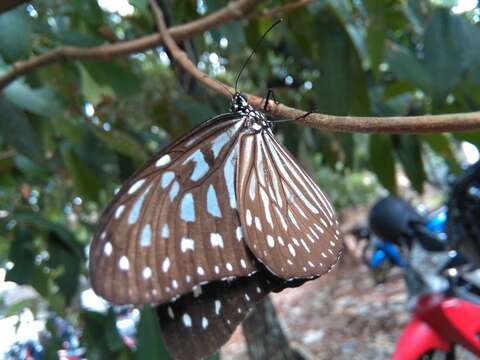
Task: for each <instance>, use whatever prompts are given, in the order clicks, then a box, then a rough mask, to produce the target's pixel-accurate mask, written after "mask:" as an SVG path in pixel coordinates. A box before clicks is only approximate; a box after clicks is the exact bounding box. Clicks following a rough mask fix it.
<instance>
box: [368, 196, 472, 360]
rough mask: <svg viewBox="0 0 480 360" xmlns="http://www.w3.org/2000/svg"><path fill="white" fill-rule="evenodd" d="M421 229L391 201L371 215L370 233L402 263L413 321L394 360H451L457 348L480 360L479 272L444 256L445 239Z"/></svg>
mask: <svg viewBox="0 0 480 360" xmlns="http://www.w3.org/2000/svg"><path fill="white" fill-rule="evenodd" d="M479 220H480V219H479ZM425 224H426V220H425V219H423V218H422V217H421V216H420V215H419V214H418V213H417V212H416V211H415V210H414V209H413V207H412V206H411V205H410V204H408V203H406V202H404V201H402V200H400V199H397V198H394V197H388V198H385V199H383V200H381V201H379V202H378V203H377V204H376V205H375V206H374V207H373V208H372V210H371V213H370V227H371V230H372V231H373V232H374V233H375V234H376V235H377V236H379V237H380V238H381V239H385V240H389V241H392V242H394V243H395V244H396V245H397V246H398V247H399V248H400V251H401V253H402V258H403V260H404V262H405V263H406V265H405V266H404V267H402V268H403V269H404V276H405V281H406V284H407V289H408V295H409V296H408V302H407V306H408V308H409V309H410V310H411V312H412V316H411V319H410V321H409V322H408V324H407V325H406V327H405V328H404V330H403V333H402V335H401V336H400V339H399V340H398V342H397V345H396V349H395V352H394V354H393V356H392V359H393V360H417V359H445V360H454V359H455V358H456V348H458V347H463V348H464V349H466V350H468V351H470V352H471V353H473V354H474V355H476V356H477V357H480V269H479V268H478V267H477V266H475V265H473V263H472V262H470V261H469V260H468V259H467V258H466V257H464V256H463V255H462V254H460V253H459V252H458V251H456V250H448V240H447V237H446V236H439V235H438V234H437V233H434V232H432V231H430V230H429V229H428V228H427V227H426V226H425Z"/></svg>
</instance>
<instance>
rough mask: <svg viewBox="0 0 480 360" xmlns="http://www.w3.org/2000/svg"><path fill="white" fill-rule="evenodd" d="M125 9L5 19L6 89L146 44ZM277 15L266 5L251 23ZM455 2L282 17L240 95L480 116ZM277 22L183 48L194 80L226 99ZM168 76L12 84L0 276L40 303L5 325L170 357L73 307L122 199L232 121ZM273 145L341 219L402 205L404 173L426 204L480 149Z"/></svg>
mask: <svg viewBox="0 0 480 360" xmlns="http://www.w3.org/2000/svg"><path fill="white" fill-rule="evenodd" d="M129 1H130V4H131V7H130V8H129V7H128V6H127V10H129V11H128V12H127V13H126V14H119V13H117V12H111V11H109V10H107V9H104V8H102V7H100V6H99V4H98V3H97V2H96V1H95V0H72V1H58V0H41V1H36V2H34V3H33V5H27V6H20V7H18V8H16V9H13V10H10V11H8V12H6V13H3V14H1V15H0V74H1V73H3V72H4V71H5V70H7V69H8V68H9V67H10V66H12V64H13V63H14V62H15V61H19V60H23V59H27V58H29V57H32V56H35V55H37V54H41V53H45V52H47V51H49V50H51V49H54V48H56V47H59V46H66V45H71V46H81V47H85V46H93V45H98V44H104V43H108V42H116V41H121V40H127V39H135V38H138V37H140V36H142V35H146V34H150V33H152V32H153V31H154V22H153V19H152V16H151V14H150V12H149V9H148V2H147V1H146V0H129ZM124 2H125V3H126V1H119V2H118V3H124ZM286 2H287V1H265V2H264V3H263V4H262V5H259V6H258V8H257V10H262V9H270V8H272V7H273V6H277V5H279V4H281V3H286ZM112 3H115V2H112ZM455 3H456V2H455V1H453V2H452V1H448V2H445V3H444V2H441V1H435V3H432V2H429V1H426V0H420V1H417V0H415V1H414V0H402V1H400V0H388V1H378V0H356V1H353V0H351V1H350V0H341V1H330V0H323V1H321V0H319V1H313V2H311V3H310V4H309V5H308V6H305V7H303V8H301V9H298V10H295V11H294V12H292V13H288V14H285V15H284V18H285V20H286V21H285V22H284V23H283V25H281V26H278V27H277V28H276V29H275V30H274V31H273V32H272V33H270V34H269V35H268V37H267V39H266V40H265V41H264V42H263V44H262V45H261V47H260V48H259V49H258V51H257V54H256V56H255V57H254V58H253V59H252V61H251V63H250V64H249V66H248V67H247V69H246V71H245V73H244V74H243V75H242V78H241V79H240V88H241V89H242V90H244V91H248V92H252V93H255V94H258V95H264V94H266V90H267V88H272V89H274V90H275V93H276V97H277V99H279V100H280V101H282V102H283V103H285V104H289V105H290V106H293V107H297V108H301V109H307V110H308V109H315V110H316V111H319V112H325V113H330V114H338V115H419V114H440V113H453V112H468V111H478V110H479V107H480V64H479V59H480V28H479V25H478V22H479V20H480V8H476V9H470V11H467V12H464V13H462V14H454V13H453V12H452V9H451V7H452V6H454V5H455ZM124 5H125V4H124ZM126 5H128V3H126ZM162 5H163V6H164V9H165V10H166V11H165V13H166V14H167V15H168V18H169V19H168V20H169V23H170V24H180V23H184V22H188V21H190V20H192V19H196V18H199V17H200V16H202V15H204V14H208V13H210V12H212V11H214V10H215V9H218V8H220V7H221V6H223V5H224V2H223V1H216V0H215V1H214V0H208V1H198V2H196V1H175V2H174V1H163V2H162ZM272 21H273V20H272V19H271V18H268V17H256V18H252V19H250V20H248V21H247V20H245V21H239V22H234V23H229V24H225V25H223V26H221V27H218V28H216V29H212V30H211V31H208V32H205V33H204V34H202V35H198V36H195V37H194V38H192V39H190V40H188V41H186V42H185V43H183V44H182V45H183V46H184V48H185V49H188V50H187V51H188V52H189V54H190V56H192V57H193V59H194V61H195V62H196V63H197V64H198V66H199V68H200V69H202V70H204V71H205V72H207V73H208V74H210V75H211V76H212V77H216V78H218V79H220V80H222V81H225V82H227V83H230V84H232V83H233V80H234V78H235V76H236V74H237V72H238V70H239V69H240V67H241V65H242V63H243V62H244V61H245V59H246V57H247V55H248V51H246V50H245V49H250V48H251V47H252V46H253V45H254V44H255V43H256V42H257V40H258V39H259V38H260V36H261V35H262V33H263V32H264V31H265V29H266V28H267V27H268V26H269V25H270V24H271V23H272ZM173 68H174V70H175V71H172V66H170V62H169V60H168V56H167V54H166V53H165V52H164V51H163V49H161V48H159V49H153V50H148V51H145V52H143V53H138V54H133V55H130V56H126V57H122V58H118V59H115V60H111V61H108V62H103V61H93V60H89V61H83V60H82V61H70V62H58V63H55V64H53V65H51V66H48V67H43V68H41V69H38V70H36V71H33V72H31V73H29V74H28V75H26V76H25V77H23V78H21V79H18V80H16V81H15V82H13V83H12V84H11V85H9V86H8V87H7V88H6V89H5V90H4V93H3V94H2V95H1V96H0V229H1V230H0V267H1V268H3V269H5V271H6V276H5V280H7V281H13V282H16V283H17V284H20V285H30V286H32V287H33V289H35V291H36V292H37V293H38V297H37V298H36V300H35V301H31V300H29V301H26V300H21V301H18V302H15V303H13V304H3V305H0V313H1V314H2V316H9V315H13V314H19V313H20V312H22V311H24V310H25V309H26V308H28V309H30V310H31V311H33V312H34V314H35V315H39V311H37V309H39V308H41V309H43V310H42V311H43V312H47V313H49V314H54V315H59V316H62V317H66V318H68V319H69V320H70V321H72V322H73V323H74V324H75V326H76V327H77V328H79V329H81V330H82V332H83V335H82V338H81V343H82V346H84V347H86V349H87V351H88V358H89V359H96V358H98V359H100V358H121V359H130V358H138V359H143V358H149V359H154V358H155V359H160V358H165V356H166V355H165V353H164V349H163V348H162V347H161V346H160V345H158V344H160V343H159V342H157V341H156V338H157V335H158V332H159V329H158V324H156V322H155V321H154V320H152V318H153V313H152V310H150V309H149V308H148V309H146V310H144V311H143V313H142V314H141V317H140V323H139V327H138V332H139V334H138V343H137V347H136V348H133V349H129V348H127V347H126V346H125V345H124V343H123V341H122V340H121V338H120V337H119V333H118V331H117V330H116V327H115V317H116V315H115V313H114V312H113V311H112V310H109V311H108V312H107V313H98V312H93V311H91V310H86V309H84V308H82V306H80V300H79V294H80V292H81V291H84V290H85V289H88V281H87V277H86V275H87V266H86V255H85V254H86V252H87V251H86V249H87V247H88V244H89V241H90V236H91V234H92V231H93V229H94V226H95V223H96V221H97V219H98V216H99V213H100V212H101V210H102V209H103V208H104V207H105V205H106V204H107V202H108V201H109V199H111V197H112V195H113V193H114V191H115V189H117V188H118V186H119V185H120V184H121V183H122V181H124V180H125V179H126V177H128V176H129V175H130V174H131V173H132V172H133V171H134V170H135V169H136V168H137V167H138V166H139V165H141V163H142V162H143V161H145V160H146V159H147V158H149V157H150V156H151V155H152V154H153V153H154V152H155V151H157V150H159V149H160V148H161V147H162V146H163V145H165V144H166V143H167V142H168V141H170V140H172V139H173V138H175V137H177V136H179V135H180V134H182V133H184V132H185V131H187V130H189V129H191V128H192V126H194V125H196V124H198V123H199V122H201V121H202V120H205V119H207V118H209V117H211V116H213V115H215V114H218V113H221V112H225V111H226V109H227V106H228V105H227V104H228V103H227V101H226V100H224V99H220V98H219V97H218V96H217V95H215V94H213V93H211V92H210V91H206V90H205V89H204V88H203V87H202V86H200V85H198V84H196V83H194V82H193V81H192V80H191V79H190V78H189V76H188V75H187V74H184V73H183V72H182V71H180V70H179V69H178V68H176V67H173ZM275 130H276V132H277V134H278V135H279V138H280V139H281V140H282V141H283V142H284V143H285V144H286V146H287V147H288V148H289V149H290V150H291V151H292V152H293V153H294V154H296V155H297V157H298V158H299V159H300V161H301V162H303V163H304V164H305V165H306V166H307V167H308V168H309V169H310V170H311V171H312V173H313V174H314V175H315V177H316V178H317V179H318V182H319V184H320V185H321V186H322V188H323V189H324V190H325V192H326V193H327V194H329V196H330V197H331V198H332V199H333V200H334V201H335V203H336V205H337V206H338V207H340V208H341V207H344V206H348V205H351V204H358V203H365V202H368V201H369V200H370V199H371V198H372V197H374V196H375V195H376V194H377V193H378V191H379V189H380V188H381V187H382V186H383V187H384V188H386V189H388V190H390V191H393V192H395V191H396V189H397V184H396V176H395V174H396V169H397V170H398V169H399V168H400V169H403V171H404V173H405V174H406V176H407V177H408V179H409V180H410V183H411V184H412V187H413V188H414V189H415V190H416V191H418V192H421V191H422V190H423V188H424V185H425V183H426V182H428V181H429V176H428V172H427V171H426V170H425V166H426V165H425V158H426V157H428V154H435V156H437V157H438V158H440V159H441V160H442V162H443V163H444V165H445V166H447V167H448V169H449V171H451V172H456V171H458V170H459V169H460V166H459V159H458V158H457V157H456V156H455V154H456V150H457V149H458V146H459V142H460V141H463V140H466V141H469V142H471V143H473V144H475V145H480V133H468V134H456V135H452V134H427V135H421V136H413V135H401V136H399V135H395V136H390V135H371V136H369V135H363V134H333V133H321V132H318V131H316V130H312V129H307V128H301V127H297V126H294V125H292V124H282V125H279V126H277V127H276V129H275ZM426 150H428V151H426ZM5 271H4V272H5ZM47 328H48V327H47ZM49 339H50V342H48V344H47V350H48V351H49V352H51V353H53V352H54V351H55V348H56V347H58V346H60V345H59V344H60V341H58V338H57V337H55V336H54V334H52V336H51V337H50V338H49ZM159 346H160V347H159ZM145 349H148V350H145Z"/></svg>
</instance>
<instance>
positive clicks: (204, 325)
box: [202, 316, 208, 329]
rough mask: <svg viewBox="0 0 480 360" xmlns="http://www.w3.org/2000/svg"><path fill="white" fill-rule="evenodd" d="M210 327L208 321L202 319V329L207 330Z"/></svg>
mask: <svg viewBox="0 0 480 360" xmlns="http://www.w3.org/2000/svg"><path fill="white" fill-rule="evenodd" d="M207 327H208V319H207V318H206V317H205V316H204V317H203V318H202V328H204V329H206V328H207Z"/></svg>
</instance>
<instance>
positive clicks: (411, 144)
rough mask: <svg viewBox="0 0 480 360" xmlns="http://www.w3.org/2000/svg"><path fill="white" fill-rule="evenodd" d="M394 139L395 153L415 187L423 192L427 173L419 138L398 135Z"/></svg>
mask: <svg viewBox="0 0 480 360" xmlns="http://www.w3.org/2000/svg"><path fill="white" fill-rule="evenodd" d="M394 139H395V141H394V144H395V146H394V148H395V153H396V155H397V157H398V159H399V160H400V163H401V164H402V167H403V169H404V170H405V173H406V174H407V177H408V178H409V179H410V182H411V183H412V186H413V188H414V189H415V190H417V191H418V192H419V193H421V192H423V183H424V182H425V179H426V175H425V170H424V166H423V160H422V154H421V147H420V142H419V141H418V138H417V137H416V136H413V135H396V136H395V138H394Z"/></svg>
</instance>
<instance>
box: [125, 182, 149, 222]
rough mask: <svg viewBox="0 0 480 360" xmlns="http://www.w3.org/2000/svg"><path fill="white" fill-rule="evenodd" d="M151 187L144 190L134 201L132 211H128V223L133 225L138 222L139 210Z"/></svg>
mask: <svg viewBox="0 0 480 360" xmlns="http://www.w3.org/2000/svg"><path fill="white" fill-rule="evenodd" d="M151 186H152V185H150V186H149V187H148V188H146V189H145V191H144V192H143V194H142V195H141V196H140V197H139V198H138V199H137V201H135V203H134V204H133V206H132V209H131V210H130V213H129V214H128V223H129V224H130V225H131V224H135V223H136V222H137V220H138V217H139V216H140V210H141V208H142V204H143V201H144V200H145V196H147V193H148V192H149V191H150V188H151Z"/></svg>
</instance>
